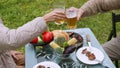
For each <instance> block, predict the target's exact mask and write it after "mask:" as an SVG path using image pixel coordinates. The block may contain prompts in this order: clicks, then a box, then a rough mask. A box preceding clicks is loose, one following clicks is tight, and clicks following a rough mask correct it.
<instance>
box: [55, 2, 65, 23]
mask: <svg viewBox="0 0 120 68" xmlns="http://www.w3.org/2000/svg"><path fill="white" fill-rule="evenodd" d="M53 8H54V9H55V10H59V11H62V12H63V13H64V12H65V3H64V2H62V1H59V2H54V3H53ZM55 23H56V24H57V25H61V24H63V23H64V19H56V21H55Z"/></svg>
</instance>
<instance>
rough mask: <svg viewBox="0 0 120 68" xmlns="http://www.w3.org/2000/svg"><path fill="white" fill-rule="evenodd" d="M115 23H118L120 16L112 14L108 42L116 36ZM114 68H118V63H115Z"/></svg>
mask: <svg viewBox="0 0 120 68" xmlns="http://www.w3.org/2000/svg"><path fill="white" fill-rule="evenodd" d="M117 22H120V14H115V13H112V30H111V32H110V34H109V37H108V41H109V40H111V38H112V37H116V36H117V33H116V23H117ZM115 66H116V68H119V64H118V61H115Z"/></svg>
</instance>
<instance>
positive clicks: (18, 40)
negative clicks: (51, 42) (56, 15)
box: [0, 17, 47, 50]
mask: <svg viewBox="0 0 120 68" xmlns="http://www.w3.org/2000/svg"><path fill="white" fill-rule="evenodd" d="M46 29H47V24H46V22H45V21H44V19H43V18H42V17H37V18H35V19H34V20H32V21H30V22H28V23H26V24H24V25H23V26H21V27H19V28H17V29H9V28H7V27H5V26H4V25H3V24H0V36H1V37H0V50H8V49H10V50H11V49H16V48H19V47H21V46H23V45H25V44H27V43H29V42H30V41H31V40H32V39H33V38H35V37H37V36H38V35H40V34H41V33H42V32H43V31H45V30H46Z"/></svg>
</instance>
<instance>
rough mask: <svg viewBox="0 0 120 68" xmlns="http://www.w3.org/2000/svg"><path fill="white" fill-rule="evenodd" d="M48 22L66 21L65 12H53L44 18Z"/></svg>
mask: <svg viewBox="0 0 120 68" xmlns="http://www.w3.org/2000/svg"><path fill="white" fill-rule="evenodd" d="M43 18H44V20H45V21H46V22H49V21H55V20H56V19H64V18H66V17H65V13H64V12H63V11H58V10H53V11H51V12H50V13H48V14H46V15H44V16H43Z"/></svg>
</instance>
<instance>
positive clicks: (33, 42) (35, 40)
mask: <svg viewBox="0 0 120 68" xmlns="http://www.w3.org/2000/svg"><path fill="white" fill-rule="evenodd" d="M37 42H38V37H37V38H34V39H33V40H32V41H31V42H30V43H32V44H36V43H37Z"/></svg>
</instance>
